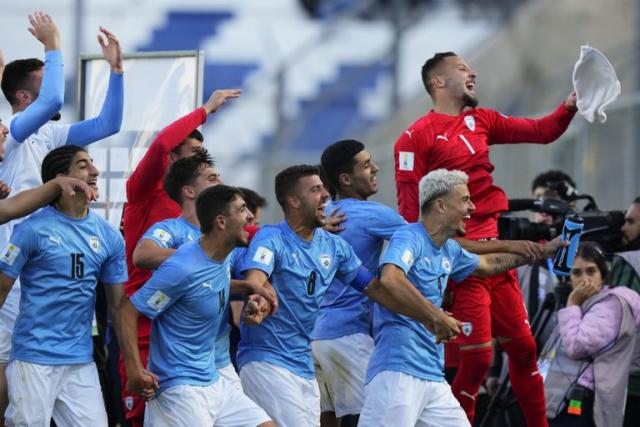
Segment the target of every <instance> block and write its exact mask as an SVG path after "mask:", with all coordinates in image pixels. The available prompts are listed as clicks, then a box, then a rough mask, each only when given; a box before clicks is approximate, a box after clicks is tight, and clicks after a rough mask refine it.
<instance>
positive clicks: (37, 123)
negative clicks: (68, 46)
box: [11, 12, 64, 143]
mask: <svg viewBox="0 0 640 427" xmlns="http://www.w3.org/2000/svg"><path fill="white" fill-rule="evenodd" d="M29 22H30V23H31V27H29V32H30V33H31V34H33V36H34V37H35V38H36V39H38V40H39V41H40V43H42V45H43V46H44V50H45V59H44V75H43V77H42V84H41V85H40V91H39V94H37V98H35V99H33V97H34V96H36V95H35V94H34V93H32V92H31V91H28V90H18V91H17V92H16V97H18V98H20V100H21V102H28V101H29V99H30V100H31V103H29V104H28V106H27V107H26V109H24V111H23V112H22V113H21V114H19V115H18V116H16V118H15V119H14V120H13V121H12V122H11V135H12V137H13V139H15V140H16V141H17V142H20V143H21V142H23V141H24V140H25V139H27V138H28V137H29V136H30V135H31V134H32V133H34V132H36V131H37V130H38V129H40V127H42V125H44V124H45V123H47V122H48V121H49V120H50V119H51V117H53V115H54V114H56V113H57V112H58V111H60V109H61V108H62V103H63V102H64V70H63V65H62V53H61V52H60V33H59V31H58V27H57V26H56V24H55V22H53V20H52V19H51V17H50V16H49V15H47V14H45V13H42V12H36V13H34V14H33V15H29ZM15 102H17V100H16V101H15ZM12 104H14V102H12ZM14 109H15V106H14Z"/></svg>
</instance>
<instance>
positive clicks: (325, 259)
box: [320, 255, 331, 270]
mask: <svg viewBox="0 0 640 427" xmlns="http://www.w3.org/2000/svg"><path fill="white" fill-rule="evenodd" d="M320 264H322V266H323V267H324V268H325V269H327V270H328V269H329V266H330V265H331V256H330V255H320Z"/></svg>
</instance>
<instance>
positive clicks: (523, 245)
mask: <svg viewBox="0 0 640 427" xmlns="http://www.w3.org/2000/svg"><path fill="white" fill-rule="evenodd" d="M455 240H456V241H457V242H458V243H459V244H460V246H462V247H463V248H465V249H466V250H468V251H469V252H472V253H474V254H478V255H482V254H491V253H496V252H506V253H511V254H516V255H522V256H524V257H525V258H527V259H528V260H529V262H532V261H534V260H536V259H539V258H540V257H542V250H543V249H542V248H543V246H542V245H541V244H539V243H536V242H532V241H529V240H485V241H478V240H470V239H465V238H463V237H457V238H455Z"/></svg>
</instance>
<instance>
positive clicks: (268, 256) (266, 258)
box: [253, 246, 273, 265]
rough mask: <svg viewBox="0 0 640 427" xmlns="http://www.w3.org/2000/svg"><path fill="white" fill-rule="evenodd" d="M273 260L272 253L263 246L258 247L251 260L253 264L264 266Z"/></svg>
mask: <svg viewBox="0 0 640 427" xmlns="http://www.w3.org/2000/svg"><path fill="white" fill-rule="evenodd" d="M272 259H273V252H271V251H270V250H269V249H267V248H265V247H264V246H260V247H259V248H258V250H257V251H256V254H255V255H254V256H253V260H254V261H255V262H259V263H260V264H264V265H271V260H272Z"/></svg>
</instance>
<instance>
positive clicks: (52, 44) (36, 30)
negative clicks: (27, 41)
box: [29, 12, 60, 50]
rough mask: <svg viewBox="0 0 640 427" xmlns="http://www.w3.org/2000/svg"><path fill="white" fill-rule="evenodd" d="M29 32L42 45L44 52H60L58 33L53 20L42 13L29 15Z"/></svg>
mask: <svg viewBox="0 0 640 427" xmlns="http://www.w3.org/2000/svg"><path fill="white" fill-rule="evenodd" d="M29 23H30V24H31V27H29V32H30V33H31V34H33V37H35V38H37V39H38V40H39V41H40V43H42V44H43V45H44V50H60V32H59V31H58V27H57V26H56V23H55V22H53V19H51V17H50V16H49V15H47V14H46V13H44V12H34V14H33V15H29Z"/></svg>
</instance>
